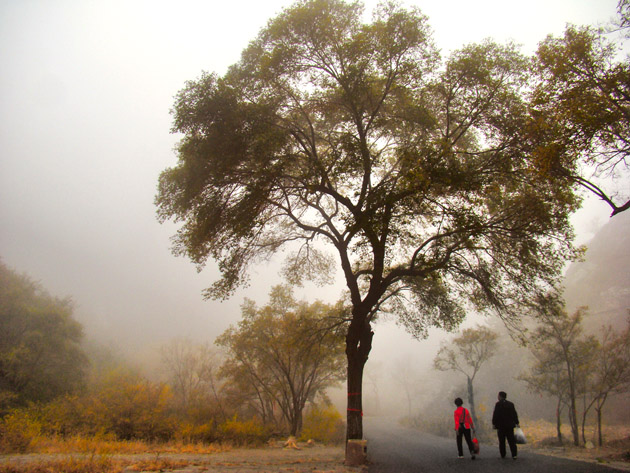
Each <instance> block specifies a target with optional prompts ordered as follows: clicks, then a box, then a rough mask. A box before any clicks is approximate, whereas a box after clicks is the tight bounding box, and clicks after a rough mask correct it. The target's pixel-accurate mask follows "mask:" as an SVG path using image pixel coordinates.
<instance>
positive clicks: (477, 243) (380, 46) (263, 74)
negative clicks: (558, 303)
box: [156, 0, 577, 439]
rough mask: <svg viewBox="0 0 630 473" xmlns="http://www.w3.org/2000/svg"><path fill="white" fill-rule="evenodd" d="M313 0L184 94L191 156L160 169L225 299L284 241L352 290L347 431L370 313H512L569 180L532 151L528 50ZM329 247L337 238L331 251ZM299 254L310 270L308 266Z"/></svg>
mask: <svg viewBox="0 0 630 473" xmlns="http://www.w3.org/2000/svg"><path fill="white" fill-rule="evenodd" d="M362 10H363V8H362V5H361V4H360V3H358V2H351V3H345V2H343V1H340V0H303V1H300V2H298V3H296V4H295V5H293V6H291V7H290V8H288V9H286V10H285V11H283V12H282V13H281V14H280V15H279V16H278V17H276V18H274V19H273V20H271V21H270V22H269V23H268V24H267V26H266V27H265V28H264V29H263V30H262V31H261V32H260V34H259V35H258V36H257V37H256V38H255V39H254V41H252V42H251V43H250V45H249V46H248V47H247V48H246V49H245V50H244V51H243V54H242V57H241V60H240V61H239V62H238V63H237V64H235V65H233V66H232V67H231V68H230V69H229V70H228V72H227V73H226V74H225V75H223V76H222V77H219V76H217V75H216V74H203V75H202V76H201V77H200V78H199V79H198V80H195V81H191V82H189V83H188V84H187V85H186V87H185V88H184V89H183V90H182V91H181V92H180V93H179V94H178V96H177V99H176V102H175V106H174V112H173V113H174V126H173V131H174V132H177V133H181V134H182V135H183V138H182V141H181V143H180V144H179V146H178V153H179V163H178V164H177V165H176V166H175V167H173V168H170V169H167V170H165V171H164V172H163V173H162V175H161V176H160V181H159V191H158V195H157V198H156V204H157V207H158V215H159V218H160V219H161V220H167V219H174V220H175V221H179V222H182V223H183V224H182V226H181V228H180V230H179V231H178V234H177V236H176V237H175V239H174V251H175V253H176V254H178V255H186V256H188V257H190V258H191V259H192V260H193V261H194V262H195V263H196V264H197V265H199V267H200V268H201V267H203V266H204V265H205V264H206V262H207V260H208V259H209V258H211V259H212V260H214V261H216V262H217V264H218V267H219V269H220V271H221V274H222V278H221V279H220V280H219V281H218V282H216V283H215V284H214V285H213V286H212V287H211V288H210V289H209V290H208V291H207V292H206V293H205V294H206V296H208V297H219V298H224V297H228V296H230V295H231V294H232V293H233V291H234V289H235V288H236V287H238V286H239V285H242V284H244V283H246V282H247V269H248V267H249V266H250V265H251V264H253V263H255V262H259V261H261V259H263V258H265V257H270V256H271V255H272V254H274V253H276V251H277V250H279V249H280V248H281V247H285V246H289V247H292V248H293V249H294V250H295V251H294V252H293V253H291V254H290V256H289V258H288V265H287V268H288V271H287V273H288V274H291V275H292V277H293V281H292V282H299V281H300V280H301V279H304V278H312V277H321V275H322V274H324V275H327V274H329V273H330V268H331V267H332V266H333V265H334V263H335V261H336V262H337V266H338V267H340V268H341V270H342V272H343V276H344V280H345V283H346V285H347V289H348V293H349V295H348V299H349V302H350V305H351V320H350V323H349V325H348V329H347V333H346V357H347V387H348V411H347V420H348V422H347V429H348V430H347V437H348V438H349V439H360V438H362V437H363V424H362V417H361V415H362V396H361V393H362V380H363V369H364V366H365V363H366V361H367V359H368V356H369V353H370V350H371V348H372V337H373V331H372V323H373V322H374V319H375V318H376V316H377V314H378V313H379V311H389V312H391V313H394V314H396V315H397V316H398V317H399V320H400V322H401V323H402V324H403V325H404V326H406V327H407V329H408V330H409V331H410V332H411V333H412V334H414V335H415V336H422V335H423V334H424V333H425V332H426V329H427V327H429V326H438V327H443V328H447V329H452V328H454V327H456V326H457V325H458V324H459V322H460V321H461V320H462V319H463V318H464V315H465V307H464V306H465V304H466V303H467V302H468V303H470V304H472V305H473V306H474V307H475V308H476V309H478V310H482V311H483V310H491V309H500V313H501V315H502V316H503V317H504V318H505V319H506V320H509V319H511V318H512V317H516V316H517V315H518V311H517V310H516V308H517V305H518V303H519V302H522V301H524V300H528V299H529V298H531V296H532V295H533V294H534V293H535V292H536V288H537V287H541V286H548V285H553V284H554V281H555V280H556V278H557V276H558V275H559V270H560V268H561V265H562V262H563V261H564V260H565V259H566V258H568V257H570V256H571V255H572V247H571V241H572V238H573V236H572V230H571V228H570V225H569V222H568V215H569V213H570V212H571V211H572V210H573V209H575V207H576V205H577V202H576V200H575V198H574V196H573V194H572V191H571V189H570V188H569V187H568V185H567V186H565V185H555V184H551V183H549V182H546V181H544V180H541V179H538V178H537V177H536V176H535V174H534V173H532V172H531V167H530V164H529V161H528V160H527V159H525V158H526V156H525V154H524V153H523V150H522V139H521V135H520V129H521V127H522V126H523V125H524V123H525V121H526V107H525V103H524V102H523V99H522V96H523V87H524V86H525V84H526V83H527V79H528V76H527V71H528V68H527V60H526V59H525V58H524V57H523V56H522V55H520V54H519V53H518V52H517V51H516V50H515V48H514V47H512V46H510V45H507V46H501V45H497V44H494V43H492V42H484V43H482V44H473V45H470V46H466V47H464V48H463V49H461V50H460V51H456V52H454V53H453V54H452V55H451V57H450V58H449V59H448V60H447V61H445V62H444V63H442V61H441V59H440V57H439V55H438V53H437V50H436V49H435V47H434V45H433V43H432V40H431V31H430V29H429V27H428V25H427V18H426V17H425V16H423V15H422V14H421V13H420V12H419V11H418V10H417V9H410V10H408V9H404V8H402V7H400V6H398V5H396V4H393V3H386V4H381V5H380V6H379V7H378V8H377V9H376V12H375V15H374V17H373V20H372V21H371V22H368V23H365V22H364V21H363V18H364V16H363V11H362ZM329 250H332V252H329ZM298 268H299V270H298Z"/></svg>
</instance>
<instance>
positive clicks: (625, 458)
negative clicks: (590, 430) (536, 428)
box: [519, 437, 630, 471]
mask: <svg viewBox="0 0 630 473" xmlns="http://www.w3.org/2000/svg"><path fill="white" fill-rule="evenodd" d="M519 449H522V450H523V451H530V452H533V453H540V454H541V455H550V456H555V457H561V458H568V459H570V460H579V461H584V462H588V463H595V464H599V465H606V466H609V467H611V468H615V469H618V470H622V471H630V437H628V438H626V439H621V440H616V441H614V442H611V443H610V444H608V445H605V446H603V447H592V448H584V447H575V446H573V445H565V446H561V447H560V446H549V445H540V444H533V445H520V446H519Z"/></svg>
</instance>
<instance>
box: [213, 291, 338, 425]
mask: <svg viewBox="0 0 630 473" xmlns="http://www.w3.org/2000/svg"><path fill="white" fill-rule="evenodd" d="M340 310H343V309H342V307H334V306H333V307H331V306H329V305H327V304H323V303H321V302H315V303H313V304H308V303H306V302H298V301H296V300H295V298H294V297H293V293H292V290H291V289H290V288H289V287H287V286H276V287H274V288H273V289H272V291H271V294H270V301H269V304H267V305H265V306H263V307H260V308H259V307H257V306H256V304H255V303H254V302H253V301H250V300H246V302H245V303H244V304H243V307H242V319H241V321H240V322H239V323H238V326H237V327H230V328H229V329H228V330H226V331H225V332H224V333H223V334H222V335H221V336H220V337H218V338H217V344H218V345H220V346H222V347H225V348H226V350H227V353H226V357H227V359H226V361H225V363H224V365H223V366H222V368H221V373H222V375H223V376H225V377H227V378H229V379H230V380H231V381H232V383H233V384H236V385H238V386H239V387H240V389H239V391H241V392H244V393H247V392H249V393H251V400H253V404H254V405H255V406H256V407H257V410H258V412H260V414H261V416H262V417H263V420H269V419H266V417H269V416H273V411H274V410H277V409H278V408H279V409H280V411H281V412H282V415H283V418H284V420H285V421H286V424H287V425H288V426H289V433H290V434H291V435H294V436H295V435H298V433H299V432H300V430H301V429H302V413H303V410H304V407H305V405H306V403H307V402H309V401H311V402H312V401H313V400H314V399H315V396H316V395H317V394H323V392H324V390H325V389H326V388H328V387H330V386H332V385H334V384H336V383H337V382H338V381H340V380H341V379H343V371H344V370H343V367H344V363H343V361H344V360H343V334H342V333H341V331H340V329H338V330H330V326H331V323H330V320H331V319H334V320H340V319H342V318H343V317H341V315H342V313H339V311H340Z"/></svg>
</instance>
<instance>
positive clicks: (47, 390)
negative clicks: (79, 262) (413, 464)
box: [0, 264, 344, 451]
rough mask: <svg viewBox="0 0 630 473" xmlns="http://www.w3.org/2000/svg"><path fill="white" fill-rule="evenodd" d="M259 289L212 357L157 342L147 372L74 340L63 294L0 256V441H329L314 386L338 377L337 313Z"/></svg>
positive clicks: (191, 346)
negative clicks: (154, 363) (261, 299)
mask: <svg viewBox="0 0 630 473" xmlns="http://www.w3.org/2000/svg"><path fill="white" fill-rule="evenodd" d="M270 296H271V300H270V303H269V304H267V305H265V306H263V307H261V308H258V307H256V305H255V303H254V302H253V301H246V302H245V304H244V305H243V312H242V313H243V319H242V320H241V322H240V323H239V324H238V326H237V327H231V328H229V329H228V330H227V331H226V332H225V333H224V334H223V335H222V336H221V337H219V339H218V340H217V341H218V344H219V345H220V346H222V347H224V348H225V351H224V353H223V354H222V355H220V354H219V353H218V350H216V349H212V348H211V347H210V346H209V345H208V344H199V343H193V342H192V341H190V340H181V339H175V340H173V341H172V342H170V343H169V344H166V345H164V346H163V347H162V349H161V361H162V368H163V370H162V371H163V373H164V376H162V377H163V378H164V379H163V381H157V380H156V376H153V377H152V379H149V378H148V377H146V376H143V375H142V374H140V372H139V371H138V369H134V368H132V367H131V366H130V365H129V364H128V363H127V362H125V361H124V360H120V359H118V358H117V357H116V356H114V355H113V354H111V353H109V352H107V351H103V350H102V349H100V350H99V349H95V348H94V347H91V346H88V345H85V344H84V343H83V339H82V336H83V333H82V329H81V325H80V324H79V323H78V322H77V321H76V320H74V318H73V316H72V304H71V302H70V300H68V299H63V300H62V299H57V298H54V297H52V296H50V295H49V294H48V293H47V292H46V291H45V290H44V289H43V288H42V287H41V286H40V285H39V284H37V283H35V282H33V281H32V280H31V279H30V278H29V277H27V276H25V275H20V274H18V273H16V272H15V271H13V270H11V269H9V268H8V267H7V266H6V265H4V264H0V327H2V330H0V439H1V440H0V450H5V451H6V450H8V451H11V450H12V449H13V450H15V449H17V450H23V449H27V447H28V444H29V439H31V438H33V437H34V436H37V435H60V436H73V435H88V436H102V435H111V436H114V437H115V438H117V439H120V440H132V439H141V440H148V441H166V440H172V439H178V440H181V441H184V442H196V441H197V442H198V441H203V442H213V441H231V442H235V443H250V442H263V441H266V440H267V439H268V438H269V437H270V436H273V435H288V434H290V435H294V436H299V435H301V434H302V435H308V436H309V438H313V439H315V440H321V441H340V440H341V439H342V436H343V422H342V418H341V415H340V414H339V413H338V412H337V411H336V410H335V409H334V407H332V405H331V404H330V402H329V401H328V399H327V397H326V395H325V390H326V389H327V388H328V387H330V386H334V385H335V384H336V383H337V382H338V381H340V380H341V379H342V378H343V374H344V370H343V368H344V365H343V336H342V334H341V331H340V329H339V327H340V326H341V325H343V323H344V322H343V321H344V317H343V313H342V312H343V311H341V309H340V308H339V307H334V306H329V305H327V304H323V303H319V302H315V303H313V304H308V303H306V302H300V301H297V300H295V299H294V297H293V295H292V292H291V290H290V288H288V287H286V286H279V287H276V288H274V289H273V290H272V291H271V294H270ZM335 327H337V328H335ZM305 415H306V417H305ZM305 419H306V420H305Z"/></svg>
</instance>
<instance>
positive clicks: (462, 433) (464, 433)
mask: <svg viewBox="0 0 630 473" xmlns="http://www.w3.org/2000/svg"><path fill="white" fill-rule="evenodd" d="M462 437H465V438H466V443H467V444H468V450H470V453H473V443H472V437H471V436H470V429H466V428H464V427H460V428H459V430H458V431H457V453H458V454H459V456H460V457H462V456H464V450H463V448H462ZM513 437H514V434H512V438H513Z"/></svg>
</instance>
